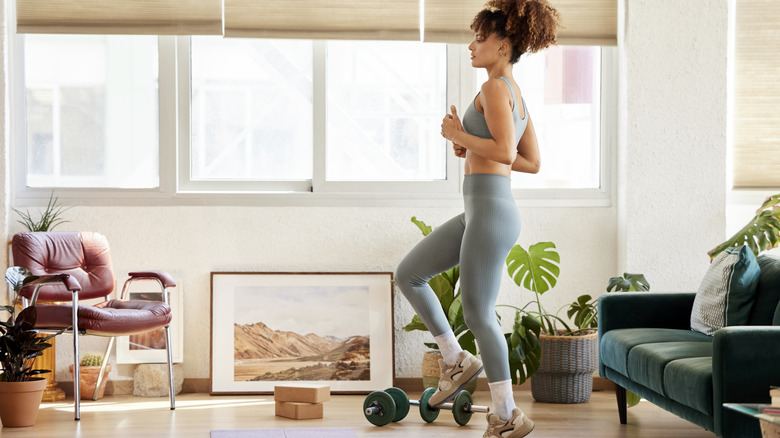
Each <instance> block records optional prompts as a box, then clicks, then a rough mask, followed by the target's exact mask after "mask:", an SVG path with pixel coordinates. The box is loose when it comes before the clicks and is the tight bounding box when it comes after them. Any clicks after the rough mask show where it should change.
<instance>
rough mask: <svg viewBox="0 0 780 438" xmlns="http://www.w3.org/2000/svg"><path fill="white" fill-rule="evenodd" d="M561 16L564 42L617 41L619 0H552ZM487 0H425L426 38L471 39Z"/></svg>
mask: <svg viewBox="0 0 780 438" xmlns="http://www.w3.org/2000/svg"><path fill="white" fill-rule="evenodd" d="M549 2H550V5H551V6H553V7H554V8H555V9H556V10H558V13H559V14H560V16H561V24H562V25H563V26H564V29H561V30H559V31H558V43H559V44H563V45H594V46H599V45H602V46H609V45H612V46H614V45H617V0H549ZM484 5H485V1H484V0H462V1H452V0H425V36H424V38H425V41H432V42H447V43H468V42H470V41H471V40H472V38H473V36H474V33H473V32H472V31H471V30H470V29H469V27H470V26H471V20H472V19H473V18H474V15H476V13H477V12H479V11H480V10H481V9H482V8H483V6H484Z"/></svg>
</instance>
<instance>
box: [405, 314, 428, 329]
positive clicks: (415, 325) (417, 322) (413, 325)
mask: <svg viewBox="0 0 780 438" xmlns="http://www.w3.org/2000/svg"><path fill="white" fill-rule="evenodd" d="M403 329H404V331H407V332H411V331H413V330H422V331H424V332H427V331H428V327H426V325H425V324H424V323H423V322H422V319H420V317H419V316H417V315H414V316H413V317H412V322H410V323H409V324H406V325H405V326H404V327H403Z"/></svg>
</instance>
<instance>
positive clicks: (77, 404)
mask: <svg viewBox="0 0 780 438" xmlns="http://www.w3.org/2000/svg"><path fill="white" fill-rule="evenodd" d="M73 400H74V409H75V418H74V420H76V421H78V420H80V419H81V384H80V383H79V295H78V292H74V293H73Z"/></svg>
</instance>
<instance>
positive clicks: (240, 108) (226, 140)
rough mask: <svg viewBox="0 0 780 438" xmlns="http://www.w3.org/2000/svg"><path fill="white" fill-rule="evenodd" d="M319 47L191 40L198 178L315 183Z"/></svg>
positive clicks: (296, 43) (306, 43)
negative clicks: (315, 53)
mask: <svg viewBox="0 0 780 438" xmlns="http://www.w3.org/2000/svg"><path fill="white" fill-rule="evenodd" d="M312 53H313V52H312V42H311V41H281V40H248V39H247V40H238V39H230V40H228V39H222V38H220V37H192V47H191V59H192V68H191V78H192V81H191V90H192V91H191V101H190V102H191V103H190V108H191V115H190V118H191V130H190V138H191V143H190V152H191V162H190V163H189V164H190V167H191V172H192V176H191V179H192V180H196V181H206V180H210V181H219V180H239V181H262V180H310V179H311V178H312V163H313V153H312V138H313V137H312V130H313V121H312V120H313V119H312V109H313V100H312V93H313V81H312V79H313V74H312Z"/></svg>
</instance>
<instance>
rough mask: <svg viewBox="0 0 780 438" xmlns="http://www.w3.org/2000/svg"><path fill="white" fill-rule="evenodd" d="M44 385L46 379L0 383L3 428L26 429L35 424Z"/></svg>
mask: <svg viewBox="0 0 780 438" xmlns="http://www.w3.org/2000/svg"><path fill="white" fill-rule="evenodd" d="M46 383H47V382H46V379H35V380H30V381H28V382H0V421H2V422H3V427H27V426H32V425H34V424H35V420H36V419H37V418H38V408H40V406H41V397H43V390H44V389H46Z"/></svg>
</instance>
